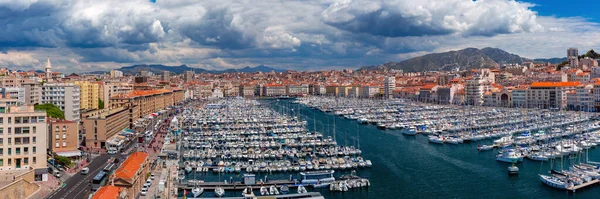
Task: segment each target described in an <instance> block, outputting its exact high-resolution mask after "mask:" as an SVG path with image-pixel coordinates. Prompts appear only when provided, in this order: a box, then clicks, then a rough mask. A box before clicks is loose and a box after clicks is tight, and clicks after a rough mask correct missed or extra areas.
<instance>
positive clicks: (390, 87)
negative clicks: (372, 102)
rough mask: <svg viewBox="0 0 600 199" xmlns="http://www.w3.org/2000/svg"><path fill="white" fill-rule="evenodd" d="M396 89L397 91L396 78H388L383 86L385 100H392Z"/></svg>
mask: <svg viewBox="0 0 600 199" xmlns="http://www.w3.org/2000/svg"><path fill="white" fill-rule="evenodd" d="M394 89H396V77H386V78H385V80H384V85H383V96H384V98H392V97H393V96H392V94H393V93H392V92H393V91H394Z"/></svg>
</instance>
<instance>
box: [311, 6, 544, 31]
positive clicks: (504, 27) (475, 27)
mask: <svg viewBox="0 0 600 199" xmlns="http://www.w3.org/2000/svg"><path fill="white" fill-rule="evenodd" d="M529 6H530V4H526V3H519V2H516V1H507V0H478V1H471V0H444V1H439V0H391V1H383V0H339V1H337V2H335V3H333V4H332V5H331V6H329V7H328V8H327V9H326V10H325V11H323V14H322V19H323V21H324V22H325V23H327V24H329V25H332V26H334V27H337V28H340V29H344V30H347V31H351V32H364V33H369V34H373V35H381V36H387V37H402V36H423V35H446V34H452V33H460V34H464V35H467V36H468V35H485V36H493V35H496V34H505V33H517V32H531V31H536V30H539V29H541V26H540V25H539V24H537V22H536V15H535V13H534V12H532V11H531V10H529Z"/></svg>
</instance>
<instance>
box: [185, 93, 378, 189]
mask: <svg viewBox="0 0 600 199" xmlns="http://www.w3.org/2000/svg"><path fill="white" fill-rule="evenodd" d="M180 121H182V122H181V132H180V136H179V141H178V149H179V151H180V168H182V169H181V171H180V177H181V178H180V179H185V178H188V181H189V180H195V179H196V176H195V175H193V177H192V175H189V173H192V172H194V173H198V172H209V171H213V172H215V173H219V174H224V175H227V173H257V172H266V173H273V172H313V171H329V170H350V169H359V168H368V167H371V166H372V163H371V161H370V160H365V159H363V157H362V156H361V154H362V151H361V150H360V149H359V148H357V147H354V146H340V145H338V144H337V142H336V141H335V139H334V138H332V137H331V136H325V135H323V134H322V133H319V132H312V131H308V130H307V128H306V121H301V120H299V119H298V118H296V117H291V116H288V115H285V114H281V113H278V112H276V111H274V110H273V109H271V108H268V107H266V106H263V105H261V104H260V103H257V102H256V101H254V100H242V99H228V100H218V101H214V102H213V103H212V104H208V105H206V106H204V107H201V108H199V107H186V108H184V110H183V113H182V117H181V118H180ZM190 178H191V179H190ZM311 186H314V185H312V184H311ZM318 186H325V184H321V185H318ZM328 186H329V184H327V187H328ZM270 190H273V189H271V188H269V191H268V193H269V194H270V192H271V191H270ZM261 193H263V191H262V188H261Z"/></svg>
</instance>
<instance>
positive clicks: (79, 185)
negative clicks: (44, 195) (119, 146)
mask: <svg viewBox="0 0 600 199" xmlns="http://www.w3.org/2000/svg"><path fill="white" fill-rule="evenodd" d="M110 157H111V155H107V154H102V155H100V156H98V157H96V158H94V159H93V160H92V162H91V163H90V164H89V165H88V168H90V172H89V174H87V175H81V174H80V173H77V174H74V175H73V177H71V178H69V179H68V180H67V181H66V182H65V185H64V186H63V187H61V188H59V189H58V190H56V191H55V192H54V193H51V194H50V195H49V196H48V198H49V199H83V198H87V197H88V195H89V193H90V190H91V185H90V180H91V179H92V178H93V177H94V176H95V175H96V174H97V173H98V172H99V171H101V170H102V169H103V168H104V165H106V162H108V159H109V158H110Z"/></svg>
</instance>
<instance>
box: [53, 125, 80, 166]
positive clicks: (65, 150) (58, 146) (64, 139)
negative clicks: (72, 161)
mask: <svg viewBox="0 0 600 199" xmlns="http://www.w3.org/2000/svg"><path fill="white" fill-rule="evenodd" d="M47 146H48V151H50V152H52V153H53V154H56V155H60V156H65V157H77V156H81V151H79V124H78V123H77V122H74V121H69V120H62V119H48V145H47Z"/></svg>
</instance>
